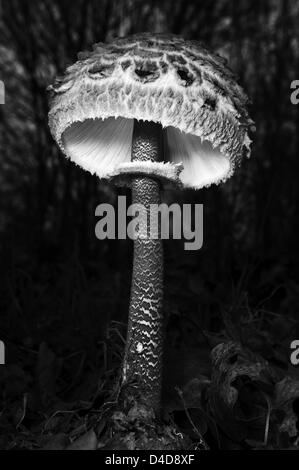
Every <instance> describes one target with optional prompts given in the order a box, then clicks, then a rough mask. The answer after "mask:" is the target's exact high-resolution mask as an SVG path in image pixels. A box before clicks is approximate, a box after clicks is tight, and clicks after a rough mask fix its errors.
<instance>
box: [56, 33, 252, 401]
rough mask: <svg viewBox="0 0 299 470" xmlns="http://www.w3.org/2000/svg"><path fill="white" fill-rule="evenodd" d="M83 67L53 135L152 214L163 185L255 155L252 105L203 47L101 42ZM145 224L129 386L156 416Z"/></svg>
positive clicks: (211, 175) (64, 87) (225, 171)
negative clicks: (136, 387)
mask: <svg viewBox="0 0 299 470" xmlns="http://www.w3.org/2000/svg"><path fill="white" fill-rule="evenodd" d="M78 59H79V60H78V61H77V62H76V63H75V64H74V65H72V66H71V67H69V68H68V69H67V72H66V74H65V76H64V77H62V78H58V79H57V80H56V82H55V83H54V85H52V86H51V87H50V91H51V109H50V113H49V124H50V128H51V132H52V135H53V137H54V139H55V140H56V141H57V143H58V144H59V146H60V148H61V149H62V151H63V152H64V153H65V154H66V155H67V156H68V157H69V158H70V159H71V160H72V161H74V162H75V163H76V164H78V165H80V166H81V167H82V168H84V169H85V170H88V171H90V172H91V173H93V174H96V175H97V176H98V177H99V178H105V179H109V180H117V181H121V182H127V183H128V184H129V185H130V186H131V188H132V201H133V203H136V202H137V203H141V204H143V206H144V207H145V208H146V211H147V212H149V208H150V206H151V204H159V201H160V187H161V185H163V184H164V183H165V182H167V183H171V184H174V185H177V186H179V187H181V188H194V189H199V188H202V187H204V186H209V185H211V184H212V183H220V182H222V181H225V180H226V179H227V178H228V177H230V176H231V175H232V174H233V172H234V170H235V168H236V167H237V166H238V165H239V163H240V161H241V159H242V158H243V157H244V156H249V153H250V143H251V141H250V138H249V137H248V131H249V130H250V128H251V127H252V124H253V122H252V121H251V119H250V118H249V116H248V114H247V110H246V106H247V97H246V96H245V94H244V93H243V91H242V89H241V88H240V86H239V85H238V84H237V83H236V81H235V78H234V75H233V74H232V72H231V71H230V69H228V68H227V66H226V65H225V61H224V59H222V58H221V57H219V56H218V55H216V54H213V53H211V52H209V51H208V50H207V49H205V48H204V47H203V46H202V45H201V44H199V43H198V42H196V41H185V40H184V39H182V38H180V37H178V36H173V35H164V34H150V33H144V34H138V35H134V36H130V37H127V38H121V39H116V40H114V41H112V42H111V43H108V44H104V43H99V44H96V45H95V46H94V47H93V51H92V52H87V53H85V52H84V53H79V56H78ZM140 225H141V226H140V227H139V235H138V236H137V237H136V239H135V241H134V262H133V276H132V286H131V300H130V309H129V322H128V333H127V344H126V350H125V357H124V364H123V381H124V382H128V381H130V380H131V379H134V380H137V381H138V383H139V385H140V389H141V390H142V394H143V396H144V397H145V398H146V400H147V401H148V403H149V404H150V405H151V407H152V408H153V409H154V410H159V408H160V397H161V364H162V342H163V333H162V332H163V329H162V322H163V315H162V300H163V248H162V240H161V239H160V237H159V236H158V237H157V238H156V239H152V238H150V236H149V235H148V231H147V229H146V227H143V226H142V224H140ZM158 232H159V230H158Z"/></svg>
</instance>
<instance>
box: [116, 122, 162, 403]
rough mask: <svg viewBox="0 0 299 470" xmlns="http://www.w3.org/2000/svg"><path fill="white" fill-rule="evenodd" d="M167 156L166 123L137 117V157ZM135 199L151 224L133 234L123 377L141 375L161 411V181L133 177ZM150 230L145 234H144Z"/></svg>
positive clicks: (142, 384)
mask: <svg viewBox="0 0 299 470" xmlns="http://www.w3.org/2000/svg"><path fill="white" fill-rule="evenodd" d="M162 158H163V140H162V127H161V126H160V125H159V124H155V123H153V122H138V121H135V124H134V131H133V143H132V160H135V161H136V160H139V161H145V160H149V161H159V160H161V159H162ZM132 202H133V203H138V204H142V206H143V207H144V209H145V210H146V215H147V220H146V221H145V223H146V227H147V229H146V230H145V229H144V227H139V233H142V235H143V237H142V238H136V239H135V240H134V261H133V276H132V284H131V300H130V308H129V322H128V333H127V343H126V351H125V358H124V367H123V378H124V381H129V380H131V379H133V380H137V381H138V383H139V384H140V391H141V393H142V396H143V397H144V398H145V399H146V401H147V403H148V404H149V405H150V406H152V408H153V409H154V410H156V411H158V410H159V408H160V405H161V379H162V343H163V312H162V302H163V246H162V240H161V238H160V232H159V228H158V239H151V238H150V234H149V229H150V227H149V225H150V224H149V220H150V217H149V216H150V208H151V205H152V204H160V188H159V183H158V181H156V180H155V179H153V178H150V177H147V176H146V177H143V176H138V177H134V179H133V181H132ZM144 235H145V237H144Z"/></svg>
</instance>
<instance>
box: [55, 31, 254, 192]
mask: <svg viewBox="0 0 299 470" xmlns="http://www.w3.org/2000/svg"><path fill="white" fill-rule="evenodd" d="M78 59H79V60H78V61H77V62H76V63H75V64H74V65H72V66H70V67H68V68H67V71H66V73H65V75H64V76H63V77H61V78H57V79H56V81H55V83H54V84H53V85H52V86H50V87H49V90H50V112H49V125H50V129H51V132H52V135H53V137H54V139H55V140H56V141H57V143H58V144H59V146H60V148H61V149H62V151H63V152H64V153H65V154H66V155H67V156H68V157H69V158H71V160H73V161H74V162H75V163H77V164H78V165H80V166H81V167H82V168H84V169H85V170H88V171H90V172H91V173H95V174H97V175H98V176H99V177H100V178H111V177H115V176H121V175H123V176H124V177H126V175H134V174H147V175H155V176H156V177H158V178H162V179H165V180H168V181H174V182H179V183H180V184H182V185H183V186H184V187H189V188H197V189H199V188H201V187H203V186H208V185H210V184H212V183H219V182H221V181H224V180H226V179H227V178H228V177H229V176H231V175H232V173H233V171H234V169H235V168H236V166H237V165H238V164H239V163H240V161H241V159H242V157H243V156H249V154H250V143H251V140H250V138H249V136H248V133H249V131H250V130H254V129H253V121H252V120H251V119H250V118H249V116H248V113H247V109H246V107H247V104H248V99H247V97H246V95H245V94H244V92H243V90H242V89H241V87H240V86H239V85H238V84H237V83H236V80H235V77H234V75H233V73H232V72H231V70H230V69H229V68H228V67H227V66H226V63H225V60H224V59H223V58H221V57H220V56H218V55H216V54H214V53H211V52H210V51H208V50H207V49H206V48H205V47H203V46H202V45H201V44H200V43H198V42H197V41H187V40H184V39H182V38H181V37H178V36H174V35H165V34H151V33H144V34H137V35H133V36H129V37H127V38H121V39H116V40H114V41H112V42H110V43H107V44H104V43H99V44H95V45H94V46H93V51H92V52H84V53H79V55H78ZM134 119H137V120H143V121H153V122H157V123H160V124H161V125H162V127H163V128H164V161H160V162H136V161H132V160H131V146H132V133H133V126H134Z"/></svg>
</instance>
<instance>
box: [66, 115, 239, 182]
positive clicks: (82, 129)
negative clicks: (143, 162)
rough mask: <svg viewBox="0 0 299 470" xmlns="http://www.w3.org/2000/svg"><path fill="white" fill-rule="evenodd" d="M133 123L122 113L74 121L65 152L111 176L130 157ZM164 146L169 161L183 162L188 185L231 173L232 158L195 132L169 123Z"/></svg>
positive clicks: (90, 168)
mask: <svg viewBox="0 0 299 470" xmlns="http://www.w3.org/2000/svg"><path fill="white" fill-rule="evenodd" d="M133 125H134V120H133V119H128V118H123V117H118V118H114V117H109V118H106V119H86V120H85V121H83V122H75V123H73V124H72V125H71V126H70V127H68V128H67V129H66V131H65V132H64V134H63V146H64V149H65V152H66V153H67V154H68V155H69V156H70V158H71V160H73V161H74V162H75V163H77V164H78V165H80V166H81V167H82V168H84V169H85V170H88V171H90V172H91V173H93V174H96V175H97V176H99V177H100V178H105V177H109V176H110V175H112V174H115V172H116V171H117V168H118V167H120V166H121V165H122V164H124V163H129V162H130V161H131V147H132V134H133ZM164 147H165V155H166V159H167V161H169V162H173V163H183V165H184V170H183V171H182V173H181V175H180V178H181V181H182V183H183V185H184V186H185V187H189V188H196V189H199V188H202V187H204V186H208V185H210V184H211V183H213V182H219V181H221V180H222V179H225V178H226V177H227V176H229V173H230V169H231V168H230V161H229V159H228V158H227V157H226V156H225V155H223V154H222V153H221V152H220V150H219V148H217V147H216V148H213V146H212V144H211V143H210V142H208V141H202V140H201V138H200V137H198V136H196V135H193V134H187V133H184V132H182V131H180V130H179V129H177V128H175V127H167V128H166V129H165V133H164Z"/></svg>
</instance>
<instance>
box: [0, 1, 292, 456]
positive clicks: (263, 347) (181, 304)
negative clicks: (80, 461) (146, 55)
mask: <svg viewBox="0 0 299 470" xmlns="http://www.w3.org/2000/svg"><path fill="white" fill-rule="evenodd" d="M298 24H299V2H298V1H293V0H263V1H262V2H250V1H248V0H238V1H234V0H216V1H211V0H210V1H209V0H176V1H171V0H163V1H162V0H39V1H36V0H30V1H29V0H2V1H1V2H0V79H1V80H2V81H3V82H4V84H5V104H4V105H1V106H0V151H1V157H0V213H1V217H0V259H1V262H0V339H1V340H2V341H4V342H5V345H6V362H7V364H6V365H5V366H0V373H1V375H0V447H1V448H24V447H25V448H40V447H43V446H46V447H47V446H48V447H47V448H55V446H58V448H63V447H64V446H65V445H66V442H69V441H68V440H70V441H72V440H74V439H76V438H77V437H78V436H80V435H81V434H82V433H83V432H85V431H86V430H88V429H89V428H90V419H95V418H96V417H97V410H98V409H99V408H100V406H101V404H102V403H103V402H104V400H105V397H106V396H107V393H108V390H109V387H110V388H111V384H112V382H113V379H114V378H115V377H116V370H117V367H118V365H119V363H120V360H121V357H122V352H123V346H124V342H123V338H124V337H125V333H126V321H127V312H128V303H129V291H130V278H131V265H132V242H131V241H130V240H127V241H126V240H121V241H117V240H115V241H99V240H97V239H96V237H95V235H94V228H95V224H96V218H95V215H94V212H95V208H96V206H97V205H98V204H99V203H101V202H110V203H116V197H117V194H125V191H124V190H121V191H120V190H117V189H116V188H114V187H112V186H109V185H107V184H105V183H102V182H100V181H99V180H98V179H97V178H96V177H94V176H91V175H90V174H88V173H86V172H84V171H83V170H80V169H79V168H78V167H76V166H75V165H74V164H72V163H71V162H69V161H67V159H65V158H64V157H63V156H62V154H61V153H60V152H59V150H58V148H57V146H56V145H55V143H54V141H53V140H52V137H51V135H50V132H49V128H48V122H47V113H48V97H47V94H46V87H47V86H48V85H49V84H51V83H52V82H53V79H54V77H55V76H56V75H57V74H62V73H63V71H64V70H65V68H66V66H67V65H70V64H71V63H73V62H74V61H75V60H76V58H77V53H78V52H79V51H82V50H87V49H90V48H91V45H92V44H93V43H94V42H99V41H108V40H110V39H112V38H114V37H117V36H125V35H128V34H132V33H136V32H143V31H153V32H171V33H175V34H179V35H182V36H183V37H185V38H186V39H197V40H200V41H202V42H204V43H205V44H206V45H207V46H209V47H210V48H212V49H213V50H215V51H217V52H218V53H219V54H221V55H222V56H224V57H226V58H227V59H228V61H229V64H230V67H231V68H232V69H233V70H234V71H235V72H236V74H237V75H238V76H239V82H240V84H241V85H242V86H243V87H244V89H245V90H246V92H247V94H248V96H249V97H250V99H251V101H252V105H251V109H250V113H251V116H252V118H253V119H254V121H255V123H256V129H257V130H256V133H255V134H254V136H253V140H254V144H253V151H252V157H251V158H250V159H249V160H247V161H244V162H243V165H242V167H241V168H240V169H239V170H238V171H237V172H236V174H235V175H234V176H233V177H232V178H231V179H230V180H229V181H228V182H227V183H226V184H225V185H222V186H219V187H218V186H214V187H210V188H208V189H204V190H201V191H198V192H193V191H186V192H184V193H181V192H180V193H178V192H167V193H165V194H164V197H165V200H166V201H169V202H171V201H180V202H181V203H183V202H193V203H195V202H196V203H203V204H204V245H203V248H202V249H201V250H200V251H198V252H190V251H189V252H188V251H184V249H183V243H182V242H181V241H178V240H170V241H167V242H165V256H166V262H165V263H166V266H165V316H166V340H167V341H166V344H167V348H166V353H165V364H166V365H165V380H164V403H165V412H166V413H167V415H168V419H173V420H174V421H175V422H176V423H177V424H178V426H179V427H180V429H181V430H182V431H183V432H185V433H187V435H188V436H189V437H190V439H191V441H192V442H193V441H196V439H197V438H198V436H197V433H198V434H201V435H204V437H205V439H206V440H207V442H208V444H209V446H210V447H211V448H228V449H235V448H236V449H238V448H241V449H243V448H297V445H298V439H299V432H298V427H297V423H298V416H299V415H298V411H299V370H298V369H297V368H295V367H294V366H292V365H291V364H290V360H289V356H290V348H289V346H290V342H291V341H292V340H294V339H299V317H298V297H299V276H298V262H299V250H298V235H299V217H298V206H299V184H298V177H299V158H298V156H299V105H298V106H295V105H293V104H292V103H291V101H290V95H291V91H292V90H291V89H290V84H291V82H292V81H293V80H296V79H299V30H298ZM128 197H129V193H128ZM215 347H216V350H215V349H214V353H213V354H212V355H211V351H212V350H213V348H215ZM215 351H216V352H215ZM175 386H177V387H179V389H176V388H175ZM186 411H187V413H186ZM169 416H170V418H169ZM90 417H91V418H90ZM101 426H103V425H101ZM97 432H98V435H99V434H100V432H101V430H99V428H97ZM57 434H59V435H60V436H61V441H59V443H58V444H57V443H56V444H53V440H51V439H53V436H57ZM61 442H62V443H61ZM59 446H60V447H59Z"/></svg>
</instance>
